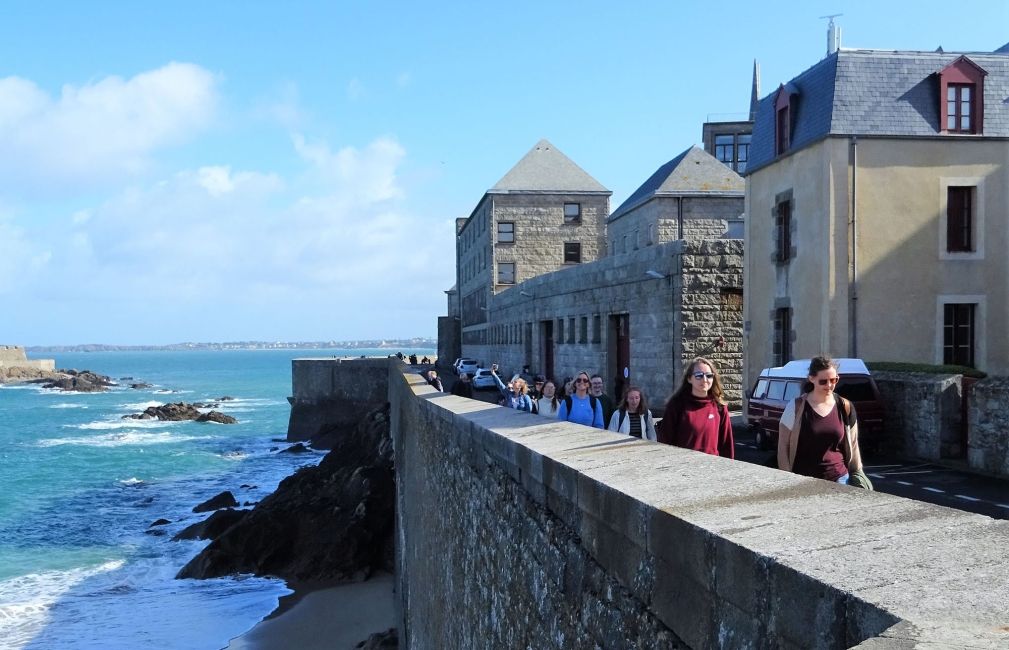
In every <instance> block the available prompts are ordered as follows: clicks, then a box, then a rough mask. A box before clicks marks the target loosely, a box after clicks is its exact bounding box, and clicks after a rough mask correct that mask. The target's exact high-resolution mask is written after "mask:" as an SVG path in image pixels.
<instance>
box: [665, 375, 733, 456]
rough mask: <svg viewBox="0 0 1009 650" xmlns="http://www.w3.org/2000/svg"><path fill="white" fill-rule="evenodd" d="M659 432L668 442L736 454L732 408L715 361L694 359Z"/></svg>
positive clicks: (712, 453) (709, 451)
mask: <svg viewBox="0 0 1009 650" xmlns="http://www.w3.org/2000/svg"><path fill="white" fill-rule="evenodd" d="M656 433H657V436H658V440H659V442H664V443H666V444H667V445H675V446H677V447H685V448H686V449H693V450H695V451H703V452H704V453H706V454H711V455H713V456H723V457H725V458H734V457H735V454H736V450H735V444H734V442H733V439H732V422H730V420H729V408H728V407H727V406H726V405H725V397H724V395H723V394H722V382H721V379H720V378H719V376H718V370H717V369H716V368H715V364H714V363H712V362H711V361H710V360H708V359H704V358H702V357H697V358H696V359H694V360H693V361H691V362H690V364H689V365H688V366H687V369H686V372H684V373H683V381H682V382H681V383H680V386H679V387H678V388H677V389H676V392H674V393H673V396H672V397H670V398H669V401H668V402H666V410H665V413H664V414H663V416H662V421H661V422H659V426H658V429H657V431H656Z"/></svg>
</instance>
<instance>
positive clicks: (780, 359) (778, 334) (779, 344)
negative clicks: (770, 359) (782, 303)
mask: <svg viewBox="0 0 1009 650" xmlns="http://www.w3.org/2000/svg"><path fill="white" fill-rule="evenodd" d="M773 353H774V365H775V366H783V365H785V364H786V363H788V362H789V361H791V360H792V310H791V309H789V308H788V307H781V308H778V309H775V310H774V344H773Z"/></svg>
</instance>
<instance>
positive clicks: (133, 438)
mask: <svg viewBox="0 0 1009 650" xmlns="http://www.w3.org/2000/svg"><path fill="white" fill-rule="evenodd" d="M210 438H212V436H184V435H183V436H180V435H175V434H173V433H171V432H169V431H155V432H151V433H147V432H144V431H117V432H115V433H106V434H104V435H100V436H87V437H77V438H74V437H71V438H48V439H45V440H39V441H38V442H37V443H36V444H37V445H38V446H39V447H59V446H61V445H80V446H82V447H124V446H128V445H164V444H175V443H179V442H188V441H190V440H209V439H210Z"/></svg>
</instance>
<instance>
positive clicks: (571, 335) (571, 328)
mask: <svg viewBox="0 0 1009 650" xmlns="http://www.w3.org/2000/svg"><path fill="white" fill-rule="evenodd" d="M574 342H575V317H574V316H572V317H571V318H570V319H569V320H568V343H574Z"/></svg>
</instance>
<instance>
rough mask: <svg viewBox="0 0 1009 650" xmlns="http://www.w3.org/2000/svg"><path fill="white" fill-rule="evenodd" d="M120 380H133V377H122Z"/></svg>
mask: <svg viewBox="0 0 1009 650" xmlns="http://www.w3.org/2000/svg"><path fill="white" fill-rule="evenodd" d="M119 381H133V377H120V378H119Z"/></svg>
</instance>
